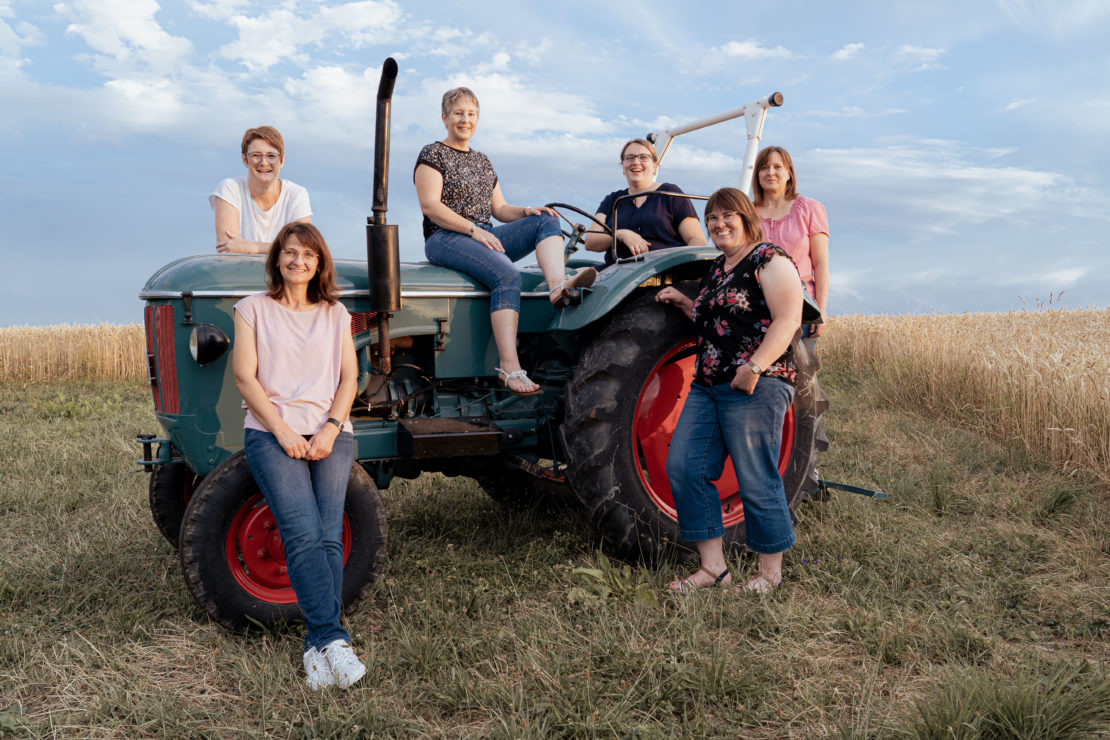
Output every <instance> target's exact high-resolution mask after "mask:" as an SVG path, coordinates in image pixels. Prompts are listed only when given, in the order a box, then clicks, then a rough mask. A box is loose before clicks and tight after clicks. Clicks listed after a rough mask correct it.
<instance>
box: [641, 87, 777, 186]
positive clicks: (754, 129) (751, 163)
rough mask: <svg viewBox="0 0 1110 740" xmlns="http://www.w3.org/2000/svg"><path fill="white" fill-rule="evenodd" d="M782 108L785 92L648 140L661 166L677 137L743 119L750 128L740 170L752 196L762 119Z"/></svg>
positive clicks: (669, 130) (742, 182)
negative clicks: (734, 119)
mask: <svg viewBox="0 0 1110 740" xmlns="http://www.w3.org/2000/svg"><path fill="white" fill-rule="evenodd" d="M780 105H782V93H780V92H776V93H771V94H770V95H768V96H767V97H765V98H760V99H759V100H755V101H752V102H751V103H748V104H747V105H743V106H741V107H739V108H736V109H735V110H730V111H728V112H726V113H718V114H717V115H715V116H709V117H708V118H702V119H700V120H698V121H694V122H693V123H687V124H684V125H681V126H674V127H672V128H669V129H667V130H666V131H664V132H662V133H660V134H648V135H647V140H648V141H650V142H651V143H652V144H654V145H655V150H656V151H657V152H659V162H660V163H662V162H663V157H665V156H667V149H669V148H670V146H671V142H672V141H674V139H675V137H676V136H681V135H682V134H686V133H689V132H691V131H697V130H698V129H700V128H705V127H707V126H713V125H714V124H718V123H723V122H724V121H731V120H732V119H733V118H740V117H741V116H743V117H744V123H745V124H746V125H747V128H748V143H747V146H746V147H745V149H744V166H743V168H742V169H741V170H740V189H741V190H743V191H744V192H745V193H748V194H749V195H750V194H751V186H752V171H753V170H754V168H755V155H756V153H757V152H758V151H759V140H760V139H761V138H763V119H764V118H766V117H767V109H768V108H777V107H778V106H780Z"/></svg>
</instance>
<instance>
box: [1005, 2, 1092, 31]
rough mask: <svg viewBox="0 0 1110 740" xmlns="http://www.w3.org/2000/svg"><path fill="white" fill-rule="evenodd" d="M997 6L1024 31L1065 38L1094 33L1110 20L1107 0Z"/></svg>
mask: <svg viewBox="0 0 1110 740" xmlns="http://www.w3.org/2000/svg"><path fill="white" fill-rule="evenodd" d="M995 4H996V5H997V6H998V7H999V8H1001V9H1002V11H1003V12H1005V13H1006V15H1007V16H1009V18H1010V20H1011V21H1012V22H1013V23H1014V24H1015V25H1017V26H1018V27H1019V28H1021V29H1022V30H1024V31H1028V32H1031V33H1036V34H1046V35H1049V36H1052V37H1055V38H1064V37H1067V36H1069V35H1072V34H1077V33H1084V32H1094V33H1100V31H1098V30H1096V29H1099V28H1101V27H1102V26H1103V25H1104V23H1105V21H1106V20H1107V18H1110V4H1108V3H1106V2H1104V0H995Z"/></svg>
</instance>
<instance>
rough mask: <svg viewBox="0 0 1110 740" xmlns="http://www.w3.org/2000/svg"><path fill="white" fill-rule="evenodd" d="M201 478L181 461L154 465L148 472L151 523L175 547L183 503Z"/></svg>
mask: <svg viewBox="0 0 1110 740" xmlns="http://www.w3.org/2000/svg"><path fill="white" fill-rule="evenodd" d="M201 480H202V478H201V476H199V475H197V474H196V473H194V472H193V471H191V470H189V468H188V467H186V465H185V463H183V462H177V463H166V464H159V465H155V466H154V470H153V471H151V473H150V516H151V518H153V519H154V526H156V527H158V531H159V532H161V533H162V536H163V537H165V538H166V541H167V542H169V543H170V544H171V545H173V546H174V548H176V547H177V540H178V534H179V533H180V532H181V520H182V518H184V516H185V507H186V506H187V505H188V503H189V499H190V498H192V495H193V491H195V490H196V489H197V486H198V485H200V482H201Z"/></svg>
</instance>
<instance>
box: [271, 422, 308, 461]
mask: <svg viewBox="0 0 1110 740" xmlns="http://www.w3.org/2000/svg"><path fill="white" fill-rule="evenodd" d="M274 437H275V438H276V439H277V441H278V444H279V445H281V449H283V450H285V454H286V455H289V457H292V458H296V459H297V460H303V459H304V458H305V456H306V455H308V440H307V439H305V438H304V437H303V436H302V435H300V434H297V433H296V432H294V431H293V430H292V429H290V428H289V427H286V428H285V429H282V430H281V431H278V432H274Z"/></svg>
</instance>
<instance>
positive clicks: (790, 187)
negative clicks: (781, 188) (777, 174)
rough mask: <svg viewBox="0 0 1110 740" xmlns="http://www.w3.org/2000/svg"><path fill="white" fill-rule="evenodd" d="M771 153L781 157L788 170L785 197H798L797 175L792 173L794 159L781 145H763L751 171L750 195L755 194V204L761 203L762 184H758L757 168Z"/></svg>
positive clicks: (758, 168)
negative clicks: (788, 179) (752, 175)
mask: <svg viewBox="0 0 1110 740" xmlns="http://www.w3.org/2000/svg"><path fill="white" fill-rule="evenodd" d="M772 154H777V155H779V156H780V157H782V161H783V164H785V165H786V169H787V170H788V171H789V172H790V182H788V183H786V199H787V200H794V199H795V198H797V197H798V177H797V176H796V175H795V174H794V160H793V159H791V158H790V152H788V151H786V150H785V149H783V148H782V147H781V146H768V147H764V148H763V149H762V150H760V152H759V156H757V157H756V158H755V167H754V168H753V171H754V173H755V177H754V178H752V195H754V196H755V198H754V200H755V202H756V205H762V204H763V186H762V185H760V184H759V170H760V168H762V167H763V166H764V165H765V164H767V160H768V159H770V158H771V155H772Z"/></svg>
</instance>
